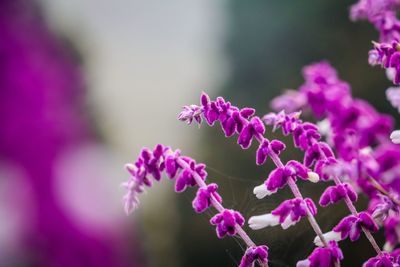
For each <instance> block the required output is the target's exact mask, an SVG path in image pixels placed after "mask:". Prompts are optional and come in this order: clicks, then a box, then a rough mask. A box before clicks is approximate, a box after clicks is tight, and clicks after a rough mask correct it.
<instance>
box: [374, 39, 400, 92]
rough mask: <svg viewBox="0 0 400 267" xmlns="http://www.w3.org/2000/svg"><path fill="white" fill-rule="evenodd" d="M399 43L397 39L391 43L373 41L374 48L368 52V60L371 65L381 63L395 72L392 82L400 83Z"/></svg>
mask: <svg viewBox="0 0 400 267" xmlns="http://www.w3.org/2000/svg"><path fill="white" fill-rule="evenodd" d="M399 49H400V45H399V42H398V41H397V40H392V41H391V43H374V50H371V51H370V52H369V59H368V62H369V63H370V64H371V65H381V66H382V67H383V68H385V69H392V70H394V72H395V75H394V79H393V83H394V84H399V83H400V52H399Z"/></svg>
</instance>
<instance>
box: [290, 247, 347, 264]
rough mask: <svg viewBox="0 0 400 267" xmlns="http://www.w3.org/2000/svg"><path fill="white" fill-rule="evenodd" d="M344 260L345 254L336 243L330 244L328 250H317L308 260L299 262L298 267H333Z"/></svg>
mask: <svg viewBox="0 0 400 267" xmlns="http://www.w3.org/2000/svg"><path fill="white" fill-rule="evenodd" d="M342 259H343V254H342V251H341V250H340V248H339V247H338V245H337V243H336V242H335V241H330V242H329V247H328V248H316V249H314V251H313V252H312V253H311V255H310V256H309V257H308V258H307V259H306V260H302V261H299V262H298V263H297V265H296V267H333V266H335V263H336V262H339V261H340V260H342Z"/></svg>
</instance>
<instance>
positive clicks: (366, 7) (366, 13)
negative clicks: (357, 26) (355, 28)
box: [350, 0, 399, 21]
mask: <svg viewBox="0 0 400 267" xmlns="http://www.w3.org/2000/svg"><path fill="white" fill-rule="evenodd" d="M398 5H399V1H398V0H360V1H358V2H357V3H356V4H354V5H352V6H351V8H350V18H351V20H353V21H356V20H362V19H373V18H374V17H376V16H378V15H380V14H382V13H384V12H385V11H389V10H393V9H394V8H396V7H398Z"/></svg>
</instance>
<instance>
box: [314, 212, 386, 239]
mask: <svg viewBox="0 0 400 267" xmlns="http://www.w3.org/2000/svg"><path fill="white" fill-rule="evenodd" d="M362 228H364V229H366V230H368V231H370V232H376V231H378V229H379V227H378V225H377V224H376V222H375V221H374V220H373V219H372V218H371V216H370V215H369V214H368V213H367V212H360V213H359V214H358V216H354V215H349V216H347V217H345V218H343V219H342V220H341V221H340V222H339V223H338V225H336V226H335V227H334V228H333V231H331V232H328V233H325V234H324V236H325V238H326V239H327V240H334V241H340V240H344V239H346V238H348V237H349V238H350V240H351V241H355V240H357V239H359V238H360V234H361V231H362ZM314 243H315V244H316V245H317V246H321V245H322V243H321V240H320V238H319V237H318V236H317V237H316V238H315V239H314Z"/></svg>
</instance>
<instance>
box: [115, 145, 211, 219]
mask: <svg viewBox="0 0 400 267" xmlns="http://www.w3.org/2000/svg"><path fill="white" fill-rule="evenodd" d="M178 161H181V162H184V164H185V166H187V167H185V168H183V167H182V166H181V165H180V164H179V163H178ZM205 167H206V166H205V165H204V164H201V163H200V164H197V163H196V161H195V160H194V159H191V158H189V157H184V156H181V155H180V151H179V150H176V151H172V150H171V148H169V147H165V146H163V145H161V144H158V145H156V147H155V148H154V149H153V151H151V150H149V149H147V148H144V149H142V151H141V152H140V155H139V158H138V159H137V160H136V162H135V163H134V164H126V169H127V171H128V172H129V173H130V175H131V176H130V178H129V180H128V181H127V182H125V183H124V184H123V186H124V187H125V188H126V189H127V190H128V192H127V193H126V195H125V196H124V205H125V211H126V213H131V212H132V211H134V210H135V209H136V208H137V206H138V204H139V200H138V194H140V193H141V192H143V191H144V188H145V187H151V185H152V181H151V179H150V177H153V179H154V180H155V181H160V179H161V174H162V172H163V171H165V172H166V174H167V175H168V177H169V178H171V179H172V178H175V177H176V176H177V178H176V183H175V191H176V192H182V191H184V190H185V189H186V187H188V186H195V185H197V182H196V180H195V179H194V175H198V176H199V177H200V179H202V180H203V181H204V180H205V179H206V177H207V172H206V171H205ZM178 172H180V173H179V175H178Z"/></svg>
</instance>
